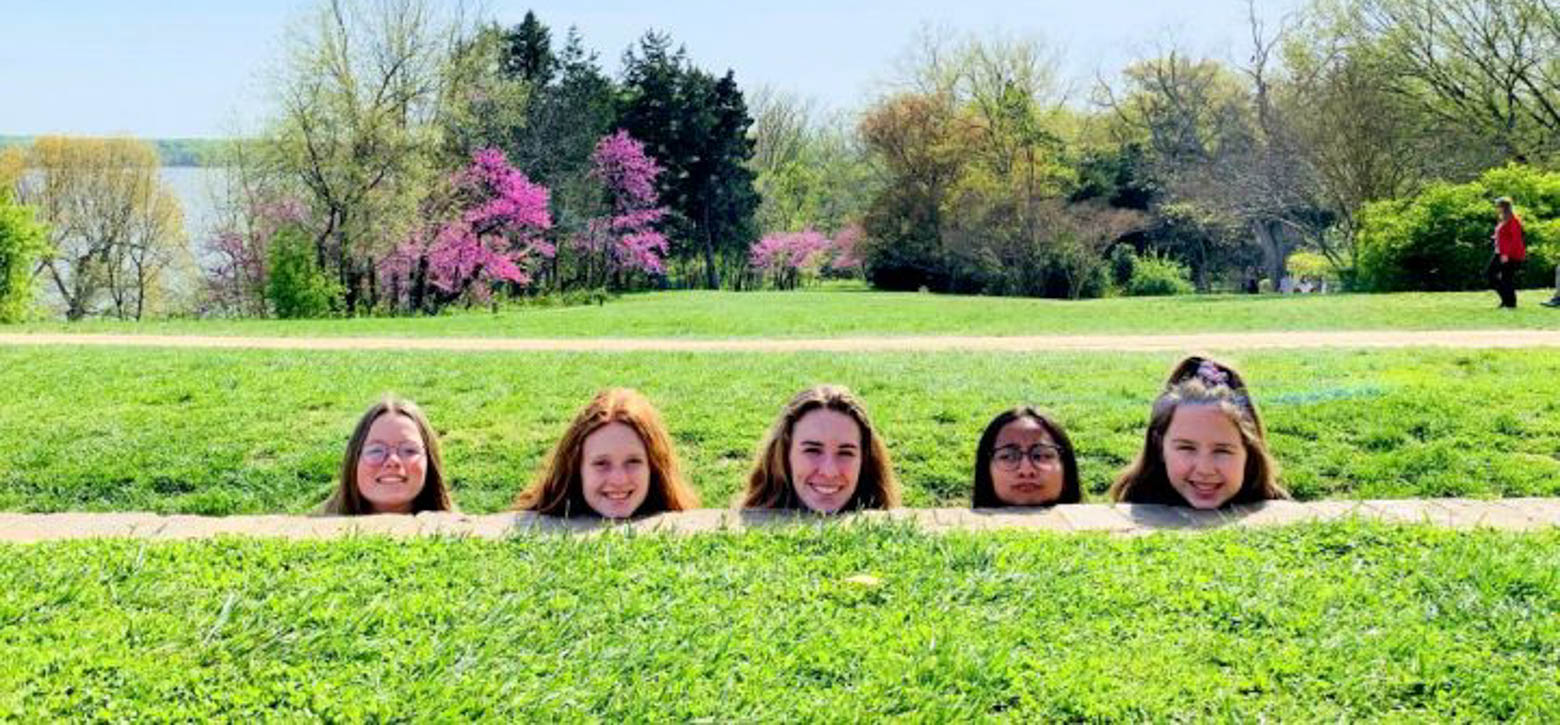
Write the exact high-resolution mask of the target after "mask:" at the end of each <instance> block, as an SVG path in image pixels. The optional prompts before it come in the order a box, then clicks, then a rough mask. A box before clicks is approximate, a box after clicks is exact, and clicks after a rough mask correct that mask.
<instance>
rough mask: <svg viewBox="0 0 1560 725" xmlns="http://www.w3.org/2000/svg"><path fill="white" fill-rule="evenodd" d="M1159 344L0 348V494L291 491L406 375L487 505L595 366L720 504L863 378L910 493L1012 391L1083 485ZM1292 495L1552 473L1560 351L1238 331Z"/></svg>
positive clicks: (552, 437)
mask: <svg viewBox="0 0 1560 725" xmlns="http://www.w3.org/2000/svg"><path fill="white" fill-rule="evenodd" d="M1177 357H1178V355H1173V354H1163V353H1156V354H1142V353H1140V354H1116V355H1108V354H1039V353H1035V354H1018V353H875V354H856V355H851V354H829V353H796V354H758V353H750V354H745V353H731V354H662V353H632V354H588V353H527V354H500V353H461V354H453V353H437V352H281V351H246V350H221V351H211V350H199V351H192V350H153V349H134V350H126V349H103V348H92V349H88V348H69V347H66V348H0V389H4V390H7V391H10V392H11V393H12V394H9V395H5V396H0V510H13V511H69V510H85V511H125V510H147V511H157V512H165V513H172V512H180V513H203V514H228V513H302V512H305V511H308V510H309V509H311V508H312V507H313V506H314V505H316V504H317V503H318V502H319V501H320V500H322V499H323V498H324V497H325V495H326V494H327V492H328V491H329V489H330V488H331V485H332V481H333V479H334V476H335V474H336V467H337V466H338V465H339V462H340V455H341V450H342V448H343V446H344V444H345V440H346V437H347V435H348V433H349V432H350V429H351V426H352V424H353V423H354V421H355V419H356V417H357V416H358V415H359V414H360V412H361V411H362V410H363V409H364V408H365V407H367V405H368V404H369V403H371V402H372V401H374V400H375V399H376V398H377V397H378V396H379V395H380V394H382V393H383V392H386V391H394V392H396V393H399V394H402V395H406V396H410V397H412V398H414V399H415V400H417V402H419V403H420V404H422V406H423V407H424V408H425V409H426V410H427V411H428V412H429V414H430V416H431V417H432V419H433V422H434V424H435V426H436V427H437V428H438V429H439V430H440V431H441V433H442V434H443V437H444V442H445V449H446V461H447V463H448V467H449V470H450V472H451V474H452V477H453V481H454V490H455V493H456V496H457V499H458V501H459V503H460V504H461V506H462V508H464V509H465V510H467V511H471V512H476V513H482V512H490V511H497V510H501V509H503V508H504V507H506V506H507V504H508V502H509V501H510V500H511V498H512V497H513V495H514V494H515V492H516V491H517V490H518V489H519V488H520V487H521V486H522V485H524V484H525V483H526V482H528V481H529V480H530V478H531V476H532V475H533V473H534V471H535V470H536V468H537V467H538V465H539V464H540V463H541V460H542V458H543V456H544V455H545V454H546V453H547V451H548V450H549V449H550V447H551V446H552V445H553V443H554V442H555V441H556V439H557V437H558V435H559V434H561V432H562V431H563V428H564V427H565V426H566V424H567V421H568V420H569V418H570V417H572V416H573V414H574V413H575V411H576V410H577V409H578V408H579V407H580V406H582V405H583V404H584V402H585V401H586V400H587V399H588V398H589V396H590V395H591V394H592V393H593V392H594V391H596V390H597V389H600V388H602V387H606V386H611V385H625V386H630V387H636V388H639V389H641V390H643V391H645V392H646V393H647V394H648V395H649V396H650V397H651V399H652V400H654V401H655V402H656V403H657V405H659V406H660V408H661V410H662V412H663V414H664V417H665V418H666V420H667V422H668V425H669V426H670V428H671V430H672V432H673V434H674V436H675V438H676V441H677V444H678V447H679V449H680V451H681V454H682V457H683V459H684V463H685V468H686V469H687V470H688V471H689V473H690V474H691V477H692V479H693V483H694V485H695V486H696V487H697V488H698V489H699V490H700V491H701V493H702V494H703V498H704V503H705V505H706V506H712V507H721V506H725V505H727V504H728V503H729V502H730V501H731V499H732V497H733V496H734V495H735V494H736V493H737V491H738V489H739V488H740V486H741V485H742V482H743V478H744V476H745V474H746V472H747V470H748V467H749V465H750V463H751V460H752V456H753V452H754V449H755V447H756V444H757V442H758V440H759V438H760V437H761V436H762V434H763V432H764V430H765V429H766V428H767V426H768V425H769V424H770V422H771V420H772V418H773V416H774V415H775V413H776V412H777V411H778V410H779V408H780V406H781V404H782V403H783V402H784V401H785V400H786V399H787V398H789V397H790V395H791V394H792V393H794V392H795V391H796V390H798V389H800V388H802V387H804V386H806V385H809V384H813V383H818V382H837V383H844V384H846V385H849V386H851V387H853V388H855V389H856V390H857V391H858V392H859V393H860V394H861V396H862V397H863V398H864V399H865V400H866V402H867V405H868V406H869V409H870V411H871V413H872V415H873V416H874V418H875V419H876V422H877V423H878V425H879V427H880V428H881V429H882V431H883V433H884V435H885V437H886V438H887V440H888V442H889V445H890V448H891V450H892V452H893V455H894V457H895V461H896V463H897V466H898V469H899V471H900V473H901V475H902V477H903V479H904V481H905V487H906V496H905V502H906V504H907V505H910V506H932V505H955V506H956V505H961V504H963V503H964V502H966V501H967V500H968V495H969V485H970V483H969V482H970V478H971V470H970V466H971V465H972V460H973V454H974V445H975V441H976V439H977V437H978V435H979V433H980V431H981V429H982V428H983V426H984V425H985V423H986V421H987V420H989V419H990V417H991V416H992V415H994V414H995V413H996V412H997V411H999V410H1001V409H1003V408H1005V407H1008V406H1011V405H1014V404H1016V403H1020V402H1033V403H1037V404H1039V405H1041V406H1043V407H1045V408H1047V409H1049V410H1051V411H1053V412H1054V413H1056V414H1057V416H1058V417H1059V418H1060V420H1062V421H1063V422H1064V423H1065V424H1066V426H1067V427H1068V429H1069V431H1070V432H1071V434H1072V437H1073V440H1074V441H1075V442H1076V444H1077V446H1078V449H1079V453H1080V461H1081V468H1082V474H1083V481H1084V484H1085V487H1086V489H1087V491H1088V497H1089V498H1090V499H1091V500H1096V501H1098V500H1100V499H1101V498H1102V494H1103V492H1104V490H1105V489H1106V487H1107V486H1108V485H1109V482H1110V480H1111V479H1112V477H1113V476H1114V474H1115V473H1116V472H1117V471H1118V470H1119V469H1120V468H1121V467H1122V466H1124V465H1125V464H1126V463H1128V462H1129V461H1130V460H1131V458H1132V457H1133V456H1134V455H1135V454H1136V453H1137V450H1138V449H1139V447H1140V446H1141V444H1142V435H1143V433H1142V431H1143V426H1144V424H1145V422H1146V420H1147V413H1148V405H1149V402H1150V401H1151V400H1152V398H1153V396H1154V395H1155V394H1156V393H1157V392H1158V386H1159V385H1160V382H1161V380H1162V378H1163V375H1164V373H1165V371H1166V370H1167V369H1168V367H1169V366H1170V364H1171V363H1172V362H1174V360H1175V359H1176V358H1177ZM1229 359H1230V360H1231V361H1233V362H1234V363H1236V364H1237V365H1238V366H1239V367H1240V368H1241V369H1242V370H1243V371H1244V372H1245V373H1246V375H1247V379H1248V380H1249V381H1250V382H1251V384H1252V387H1253V389H1254V391H1255V394H1256V397H1257V400H1258V402H1259V404H1260V405H1261V406H1262V409H1263V412H1264V415H1265V416H1266V418H1267V422H1268V427H1269V430H1270V431H1271V437H1272V440H1271V443H1272V448H1273V450H1274V451H1275V453H1276V455H1277V457H1278V459H1279V461H1280V463H1281V464H1282V466H1283V468H1284V475H1283V480H1284V481H1285V483H1286V484H1287V485H1288V486H1289V487H1290V489H1291V490H1292V491H1293V492H1294V493H1295V495H1296V496H1297V497H1299V498H1301V499H1306V500H1310V499H1319V498H1406V497H1442V496H1472V497H1481V496H1496V497H1498V496H1554V495H1560V399H1557V398H1556V396H1555V395H1554V389H1555V387H1554V386H1555V381H1556V380H1560V356H1557V355H1554V354H1553V353H1552V352H1551V351H1547V350H1499V351H1495V350H1487V351H1452V350H1435V351H1430V350H1396V351H1346V350H1328V351H1306V352H1303V353H1296V352H1283V351H1274V352H1251V353H1244V354H1240V355H1235V356H1232V357H1230V358H1229Z"/></svg>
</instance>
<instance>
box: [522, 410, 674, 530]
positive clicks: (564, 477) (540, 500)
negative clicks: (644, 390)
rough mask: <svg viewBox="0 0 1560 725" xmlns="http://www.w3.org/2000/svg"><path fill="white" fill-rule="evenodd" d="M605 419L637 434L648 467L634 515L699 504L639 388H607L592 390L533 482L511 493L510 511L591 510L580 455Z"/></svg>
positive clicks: (567, 512)
mask: <svg viewBox="0 0 1560 725" xmlns="http://www.w3.org/2000/svg"><path fill="white" fill-rule="evenodd" d="M609 423H622V424H624V425H627V426H628V427H630V428H632V429H633V430H634V432H635V433H637V434H638V435H639V440H640V442H642V443H644V446H645V458H646V459H647V462H648V463H649V465H650V491H649V493H648V495H646V496H645V501H644V503H642V504H640V505H639V510H637V511H635V512H634V514H635V515H643V514H656V513H661V512H663V511H683V510H686V509H692V508H698V506H699V496H698V494H696V493H694V492H693V489H691V488H689V487H688V484H687V482H686V481H684V480H683V476H682V470H681V468H680V467H679V466H678V464H677V453H676V451H675V450H674V448H673V446H672V437H671V435H669V434H668V433H667V432H666V424H664V423H662V422H661V415H660V414H659V413H657V412H656V410H655V406H653V405H651V404H650V401H649V399H647V398H645V396H644V395H643V394H641V393H640V392H639V391H637V390H631V389H628V388H609V389H607V390H603V391H601V392H599V393H596V396H595V397H594V398H591V401H590V403H589V404H587V405H586V406H585V409H584V410H581V411H580V412H579V415H576V416H575V417H574V421H573V422H571V423H570V424H569V428H568V430H565V431H564V432H563V437H562V438H560V439H559V440H558V444H557V445H556V446H555V447H554V448H553V451H552V454H551V455H550V456H549V457H548V459H547V463H546V464H545V465H544V466H543V468H542V470H541V473H540V474H539V475H538V476H537V477H536V480H535V481H534V482H532V484H531V486H530V487H529V488H527V489H525V490H524V491H521V492H520V495H518V496H516V497H515V503H514V509H515V510H517V511H535V512H537V513H541V514H546V515H549V516H570V515H574V514H587V515H588V514H591V513H592V509H591V508H590V505H589V504H587V503H586V502H585V490H584V480H583V478H582V477H581V468H582V463H581V459H582V458H583V457H584V452H585V439H586V438H588V437H590V434H592V433H595V432H596V431H597V430H600V429H601V428H602V427H603V426H605V425H607V424H609Z"/></svg>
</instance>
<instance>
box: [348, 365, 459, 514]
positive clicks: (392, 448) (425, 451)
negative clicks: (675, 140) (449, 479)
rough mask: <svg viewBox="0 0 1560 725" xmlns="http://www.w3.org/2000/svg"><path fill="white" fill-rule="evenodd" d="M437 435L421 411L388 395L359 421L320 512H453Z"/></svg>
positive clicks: (415, 406)
mask: <svg viewBox="0 0 1560 725" xmlns="http://www.w3.org/2000/svg"><path fill="white" fill-rule="evenodd" d="M444 477H445V476H444V456H443V454H442V453H441V452H440V450H439V436H438V435H437V434H436V433H434V430H433V426H431V425H429V424H428V417H427V416H426V415H424V414H423V412H422V409H421V408H418V407H417V405H416V404H414V403H412V402H411V401H409V400H403V399H401V398H397V397H394V396H391V395H386V396H385V397H384V399H383V400H380V401H379V402H378V403H375V404H374V405H373V406H371V407H370V408H369V409H368V410H367V411H366V412H364V413H363V416H362V417H361V418H359V419H358V422H357V427H356V428H354V429H353V431H352V437H351V438H350V439H348V440H347V450H346V454H345V455H343V456H342V459H341V476H340V477H339V479H338V482H337V484H336V491H335V493H333V494H331V496H330V498H329V499H328V500H326V501H325V503H324V504H323V505H322V506H320V510H319V512H320V513H321V514H325V515H332V516H356V515H360V514H381V513H402V514H415V513H420V512H423V511H453V510H454V509H455V504H454V502H453V501H451V500H450V492H449V489H448V488H447V487H446V485H445V481H444Z"/></svg>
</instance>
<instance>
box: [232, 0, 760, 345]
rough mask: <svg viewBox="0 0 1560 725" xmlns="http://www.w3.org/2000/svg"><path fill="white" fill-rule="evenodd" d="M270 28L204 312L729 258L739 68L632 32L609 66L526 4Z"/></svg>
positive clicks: (418, 8)
mask: <svg viewBox="0 0 1560 725" xmlns="http://www.w3.org/2000/svg"><path fill="white" fill-rule="evenodd" d="M286 40H287V54H286V58H287V62H286V64H285V67H284V72H283V73H282V74H281V80H280V82H279V85H278V91H277V93H278V96H277V97H278V107H277V115H276V117H275V118H273V119H272V122H271V126H270V130H269V132H268V133H267V134H264V135H262V136H261V137H259V138H257V139H255V140H254V141H250V142H244V143H240V144H236V145H235V146H234V147H233V148H232V149H230V153H229V155H228V156H227V157H226V158H225V159H224V161H225V165H226V166H227V167H228V169H229V172H230V175H231V177H232V180H233V183H232V188H231V190H230V191H231V198H230V200H229V204H228V207H229V223H228V224H226V225H225V226H224V228H223V229H222V230H221V232H220V233H219V235H218V238H217V239H216V240H215V242H214V243H213V245H212V248H211V251H212V253H213V254H214V256H215V257H216V258H218V259H219V260H220V264H218V265H217V267H216V268H214V269H213V270H211V272H212V273H211V283H212V288H213V294H212V295H211V297H210V299H211V301H212V303H213V306H214V307H215V308H216V309H218V310H220V311H225V312H229V313H239V314H267V313H283V314H291V313H294V312H296V313H298V314H320V313H325V312H329V313H336V314H348V315H352V314H360V313H364V312H371V311H389V312H436V311H438V310H439V309H442V308H443V307H446V306H448V305H451V304H471V303H487V302H490V301H494V300H496V299H499V298H501V297H506V296H512V295H520V294H536V293H546V292H561V291H567V290H576V289H616V290H622V289H634V288H644V287H658V286H665V285H668V284H678V285H701V286H708V287H718V286H720V285H721V284H722V283H723V280H725V279H727V278H728V277H729V276H730V275H731V273H732V271H733V270H739V269H741V268H742V267H743V266H744V264H745V259H746V254H747V249H748V245H749V244H750V243H751V242H752V240H753V239H754V238H756V236H757V229H756V227H755V226H754V221H753V212H754V210H755V209H756V208H757V206H758V202H759V199H758V195H757V192H756V191H755V190H754V188H753V174H752V171H751V170H750V169H749V167H748V162H749V160H750V158H751V156H752V149H753V145H752V141H751V140H750V139H749V138H748V128H749V126H750V125H751V123H752V120H751V118H750V117H749V115H748V111H747V106H746V102H745V100H744V97H743V94H742V91H741V90H740V89H739V88H738V87H737V83H736V80H735V78H734V76H733V75H732V74H731V73H730V72H729V71H728V72H726V73H724V74H718V75H717V74H714V73H711V72H708V71H705V70H704V69H701V68H698V67H695V66H694V65H693V64H692V63H691V62H690V61H689V59H688V56H687V54H686V52H685V51H684V50H683V49H682V48H680V47H678V46H676V45H675V44H674V42H673V41H672V40H671V38H670V37H669V36H666V35H663V34H659V33H654V32H650V33H646V34H645V35H644V36H643V37H642V38H641V39H640V40H639V41H638V42H637V43H635V44H634V46H633V47H631V48H630V49H628V51H627V52H625V54H624V56H623V68H622V71H621V73H620V74H619V75H617V76H612V75H608V73H607V72H606V71H605V70H604V69H603V67H602V65H601V63H600V61H599V59H598V57H597V55H596V54H595V53H594V52H592V51H589V50H587V49H586V47H585V45H584V41H583V39H582V38H581V36H580V35H579V34H578V33H577V32H574V31H572V30H571V31H569V32H568V33H566V34H564V35H563V36H562V37H561V38H560V37H558V36H557V35H556V34H555V33H554V32H553V31H552V30H551V29H550V28H549V27H547V26H546V25H545V24H544V23H543V22H542V21H541V20H540V19H538V18H537V17H536V16H535V15H534V14H531V13H527V14H526V16H525V18H524V20H523V21H522V22H521V23H519V24H517V25H514V26H510V27H505V26H500V25H497V24H492V23H481V24H463V21H462V19H461V18H459V17H454V16H451V15H449V14H448V13H447V12H446V11H445V10H443V9H440V8H438V7H437V6H435V5H434V4H432V3H427V2H423V1H422V0H395V1H393V2H389V3H375V4H372V5H369V4H355V3H351V2H347V1H346V0H341V1H339V2H329V3H327V4H325V5H324V6H322V7H321V8H320V9H319V11H318V12H317V14H316V15H315V17H314V23H313V24H312V25H309V26H306V27H305V28H303V29H302V30H299V31H296V32H294V33H293V34H291V35H289V36H288V37H287V39H286ZM278 235H281V236H280V237H278ZM278 238H281V239H282V242H283V243H282V246H283V247H288V248H289V249H290V250H291V251H286V252H285V253H279V252H277V251H276V250H274V249H272V247H273V246H274V245H275V243H276V241H275V240H277V239H278ZM300 245H301V246H303V247H306V248H307V251H308V252H309V253H308V254H300V253H299V251H298V250H297V249H296V247H298V246H300ZM278 254H282V256H286V257H287V259H288V260H289V262H288V265H287V266H286V269H287V270H289V271H288V273H287V274H286V275H285V276H284V277H283V280H284V282H278V280H277V279H276V277H275V276H274V275H272V274H271V265H272V264H273V263H274V262H275V261H278V260H275V259H273V258H275V257H277V256H278ZM311 260H312V261H311ZM289 285H296V286H297V289H281V288H282V287H287V286H289ZM284 297H285V298H287V299H289V300H294V301H296V300H300V299H301V300H312V302H309V303H308V304H304V305H302V306H301V307H300V306H297V305H294V304H292V303H287V304H283V305H280V306H279V305H278V304H277V301H278V300H279V299H281V298H284Z"/></svg>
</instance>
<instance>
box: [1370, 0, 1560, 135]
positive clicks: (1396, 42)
mask: <svg viewBox="0 0 1560 725" xmlns="http://www.w3.org/2000/svg"><path fill="white" fill-rule="evenodd" d="M1359 7H1360V14H1359V17H1360V21H1361V24H1360V27H1361V28H1362V29H1363V30H1364V31H1365V32H1366V33H1368V34H1369V35H1370V37H1372V38H1375V39H1379V40H1380V41H1382V43H1383V44H1384V47H1385V49H1386V50H1387V52H1388V54H1389V58H1390V61H1391V63H1392V68H1393V71H1394V77H1395V83H1394V86H1395V88H1396V89H1397V90H1398V91H1399V92H1401V93H1403V94H1405V95H1407V96H1409V97H1411V98H1416V99H1419V100H1420V101H1421V102H1422V103H1423V104H1424V108H1425V109H1426V110H1428V111H1429V112H1431V113H1432V114H1434V115H1435V116H1436V117H1437V118H1438V119H1439V120H1440V121H1441V124H1440V125H1441V126H1442V127H1443V128H1446V129H1457V128H1468V127H1471V128H1475V129H1478V131H1479V132H1480V135H1481V136H1482V137H1483V138H1485V139H1488V140H1489V141H1490V142H1491V143H1493V145H1494V148H1495V149H1496V150H1497V151H1498V153H1499V154H1500V155H1501V157H1503V159H1504V160H1517V161H1521V160H1523V159H1533V160H1537V159H1540V158H1546V157H1548V156H1551V155H1553V154H1555V153H1557V152H1560V141H1557V139H1560V65H1557V64H1556V63H1555V62H1554V59H1555V58H1556V57H1557V56H1560V4H1557V3H1555V2H1554V0H1501V1H1499V2H1494V1H1492V0H1360V3H1359ZM1503 159H1493V160H1494V161H1498V160H1503ZM1484 165H1486V166H1487V165H1489V163H1488V161H1487V162H1486V163H1485V164H1484Z"/></svg>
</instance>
